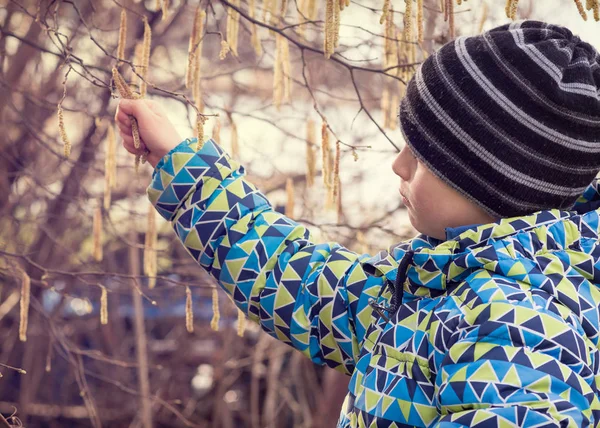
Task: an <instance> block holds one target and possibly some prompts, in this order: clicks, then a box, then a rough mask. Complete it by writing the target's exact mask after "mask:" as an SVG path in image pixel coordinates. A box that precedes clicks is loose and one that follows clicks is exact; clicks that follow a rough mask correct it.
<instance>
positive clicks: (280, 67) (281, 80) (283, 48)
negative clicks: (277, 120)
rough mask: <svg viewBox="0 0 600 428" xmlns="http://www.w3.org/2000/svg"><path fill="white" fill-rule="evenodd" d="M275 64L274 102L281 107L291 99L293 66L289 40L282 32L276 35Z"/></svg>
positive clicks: (278, 107)
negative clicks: (291, 64)
mask: <svg viewBox="0 0 600 428" xmlns="http://www.w3.org/2000/svg"><path fill="white" fill-rule="evenodd" d="M275 46H276V47H275V51H276V54H275V64H274V70H273V104H274V105H275V106H276V107H277V109H278V110H279V109H280V106H281V104H282V103H288V102H290V100H291V93H290V92H291V89H290V88H291V75H290V73H291V66H290V52H289V44H288V40H287V39H286V38H285V37H284V36H282V35H281V34H277V35H276V36H275Z"/></svg>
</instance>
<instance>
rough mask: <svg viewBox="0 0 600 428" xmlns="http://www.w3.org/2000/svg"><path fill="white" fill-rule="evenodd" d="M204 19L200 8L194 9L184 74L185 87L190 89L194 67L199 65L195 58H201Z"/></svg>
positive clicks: (204, 14)
mask: <svg viewBox="0 0 600 428" xmlns="http://www.w3.org/2000/svg"><path fill="white" fill-rule="evenodd" d="M205 17H206V12H204V11H203V10H202V9H200V6H198V7H197V8H196V13H195V14H194V23H193V25H192V32H191V34H190V42H189V45H188V65H187V69H186V73H185V87H186V88H188V89H189V88H190V87H192V80H193V78H194V70H195V68H196V65H197V64H198V65H199V63H200V62H199V61H196V58H197V59H198V60H199V59H200V57H201V56H202V41H201V40H202V33H203V26H204V18H205Z"/></svg>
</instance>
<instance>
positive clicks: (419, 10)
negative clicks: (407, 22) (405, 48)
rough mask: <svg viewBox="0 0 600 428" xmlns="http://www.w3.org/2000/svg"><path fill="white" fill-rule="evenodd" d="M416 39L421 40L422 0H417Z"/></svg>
mask: <svg viewBox="0 0 600 428" xmlns="http://www.w3.org/2000/svg"><path fill="white" fill-rule="evenodd" d="M484 4H485V3H484ZM417 41H419V42H422V41H423V0H417Z"/></svg>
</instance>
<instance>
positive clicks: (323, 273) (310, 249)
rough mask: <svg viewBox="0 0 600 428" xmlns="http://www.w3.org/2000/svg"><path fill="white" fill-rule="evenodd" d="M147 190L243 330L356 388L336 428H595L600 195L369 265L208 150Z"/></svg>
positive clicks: (191, 144) (422, 244)
mask: <svg viewBox="0 0 600 428" xmlns="http://www.w3.org/2000/svg"><path fill="white" fill-rule="evenodd" d="M195 147H196V140H195V139H187V140H185V141H183V142H182V143H180V144H179V145H178V146H177V147H175V148H174V149H173V150H171V151H170V152H169V153H168V154H167V155H166V156H165V157H164V158H163V159H162V160H161V161H160V162H159V164H158V165H157V166H156V168H155V171H154V173H153V176H152V182H151V184H150V186H149V187H148V189H147V193H148V197H149V199H150V200H151V202H152V204H153V205H154V206H155V207H156V209H157V210H158V211H159V212H160V214H161V215H162V216H163V217H164V218H165V219H167V220H169V221H171V222H172V225H173V227H174V229H175V232H176V234H177V236H178V237H179V239H180V240H181V242H182V243H183V245H184V246H185V248H186V249H187V251H188V252H189V254H190V255H191V256H192V257H193V258H194V259H195V260H196V261H198V263H199V264H200V265H201V266H202V267H203V268H204V269H206V270H207V271H208V272H209V273H210V274H211V275H212V276H214V277H215V278H216V279H217V281H218V283H219V284H220V285H221V286H222V287H223V289H224V290H225V291H226V292H227V293H228V294H229V296H230V297H231V298H232V299H233V301H234V302H235V304H236V305H237V306H238V307H240V308H241V309H242V310H243V311H244V312H245V313H246V314H247V316H248V317H249V318H250V319H251V320H253V321H255V322H257V323H259V324H260V325H261V327H262V328H263V329H264V330H265V331H266V332H267V333H268V334H270V335H272V336H273V337H276V338H278V339H280V340H282V341H284V342H285V343H288V344H289V345H291V346H293V347H294V348H296V349H298V350H299V351H301V352H302V353H303V354H305V355H306V356H307V357H309V358H311V359H312V361H314V362H315V363H317V364H327V365H328V366H330V367H333V368H334V369H336V370H339V371H341V372H343V373H346V374H348V375H351V376H352V378H351V380H350V385H349V393H348V395H347V397H346V400H345V402H344V405H343V409H342V414H341V416H340V420H339V423H338V426H339V427H400V426H417V427H429V426H436V427H456V426H472V427H496V426H498V427H500V426H525V427H534V426H535V427H542V426H561V427H563V426H564V427H584V426H598V425H599V421H600V401H599V400H598V398H599V397H598V386H599V384H600V369H599V364H600V355H599V352H598V348H599V344H598V341H599V334H598V330H599V328H600V316H599V315H600V314H599V305H600V291H599V289H598V286H597V284H600V272H599V270H598V266H599V258H600V248H599V246H598V231H599V218H598V215H599V212H600V210H598V211H597V210H596V209H598V208H599V207H600V194H599V187H600V186H598V185H597V184H596V183H593V184H592V185H590V187H589V188H588V190H587V191H586V192H585V193H584V195H583V196H582V197H581V198H580V200H579V201H578V202H577V204H576V205H575V207H574V208H573V210H572V211H560V210H547V211H540V212H536V213H534V214H532V215H529V216H522V217H515V218H508V219H502V220H500V221H498V222H496V223H490V224H484V225H480V226H475V227H474V228H472V229H471V230H466V231H464V232H462V233H460V235H458V236H457V237H455V238H453V239H450V240H447V241H439V240H436V239H433V238H428V237H426V236H423V235H421V236H418V237H416V238H414V239H412V240H410V241H409V242H404V243H401V244H399V245H397V246H395V247H393V248H391V249H390V250H389V251H387V252H385V251H384V252H382V253H380V254H379V255H377V256H375V257H370V256H368V255H358V254H356V253H354V252H352V251H350V250H348V249H346V248H344V247H342V246H340V245H339V244H336V243H325V244H315V243H313V242H311V237H310V233H309V231H308V230H307V229H306V228H305V227H304V226H302V225H300V224H298V223H296V222H294V221H293V220H291V219H289V218H287V217H285V216H284V215H282V214H280V213H278V212H276V211H275V210H274V209H273V208H272V207H271V205H270V204H269V202H268V201H267V199H266V198H265V196H264V195H263V194H261V193H260V191H258V190H257V189H256V187H254V186H253V185H252V184H251V183H249V182H247V181H246V180H245V179H244V169H243V167H242V166H240V165H239V164H238V163H237V162H236V161H234V160H232V159H231V158H230V157H229V156H228V155H227V154H226V153H225V152H224V151H223V150H222V149H221V148H220V147H219V146H218V145H217V144H216V143H215V142H214V141H213V140H208V141H207V142H206V143H205V144H204V147H203V148H202V149H201V150H200V151H198V152H196V151H195Z"/></svg>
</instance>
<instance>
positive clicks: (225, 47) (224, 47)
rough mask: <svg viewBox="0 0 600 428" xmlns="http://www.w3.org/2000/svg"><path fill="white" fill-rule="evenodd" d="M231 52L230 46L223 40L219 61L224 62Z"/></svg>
mask: <svg viewBox="0 0 600 428" xmlns="http://www.w3.org/2000/svg"><path fill="white" fill-rule="evenodd" d="M228 52H229V44H228V43H227V40H221V52H219V59H220V60H224V59H225V57H227V53H228Z"/></svg>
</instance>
